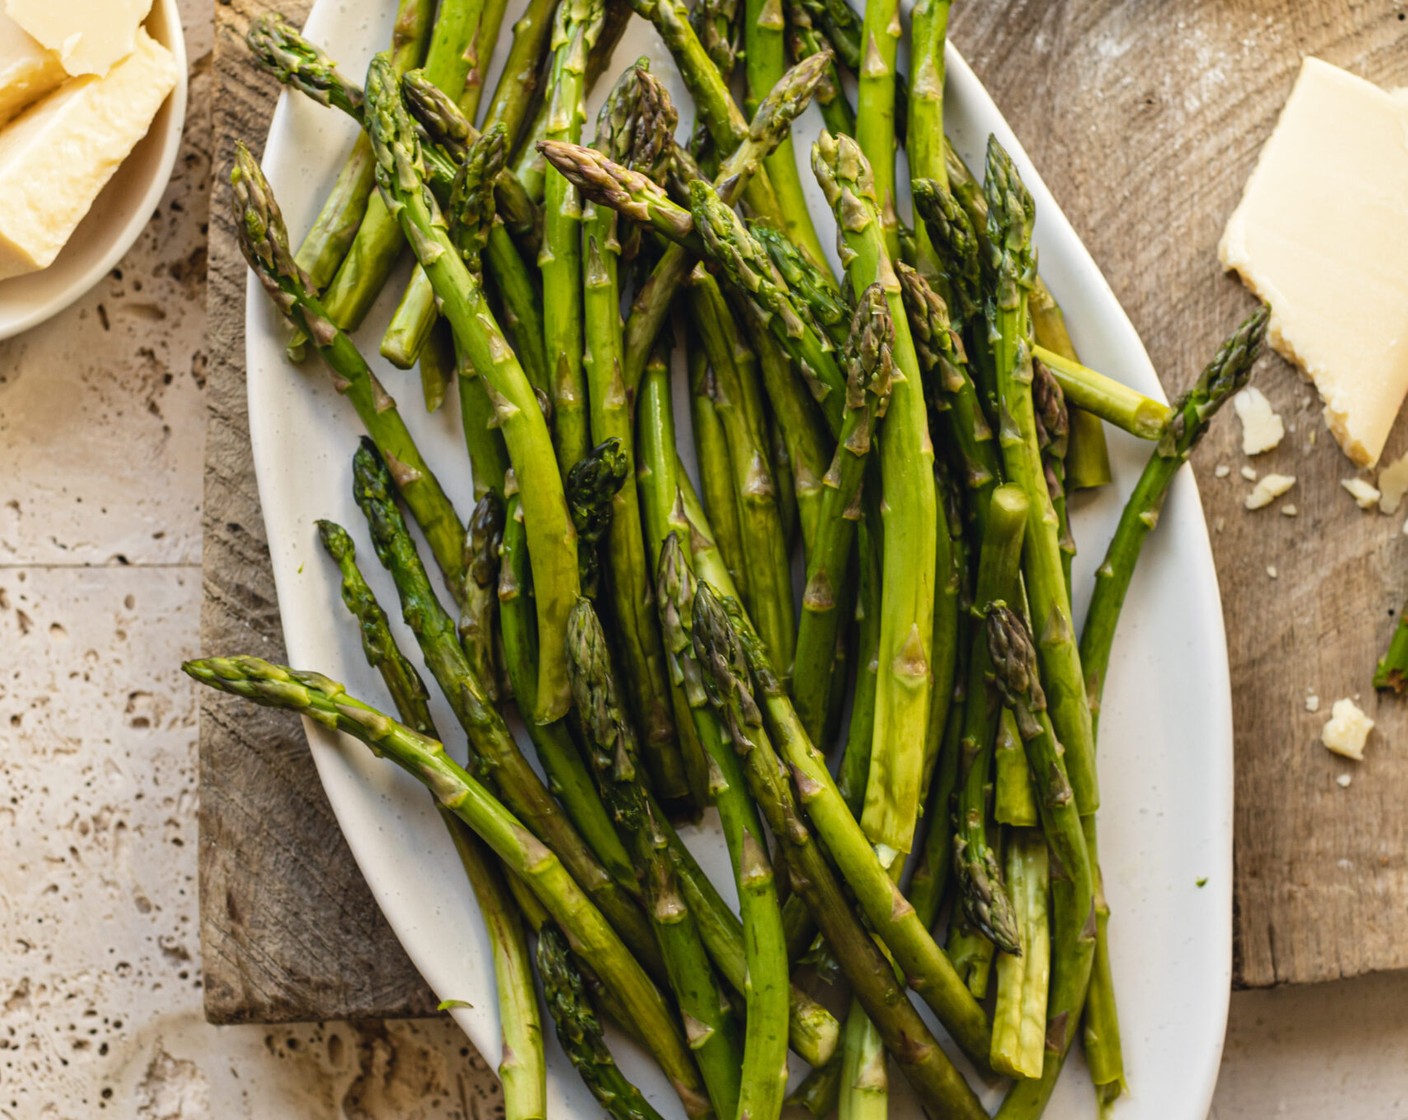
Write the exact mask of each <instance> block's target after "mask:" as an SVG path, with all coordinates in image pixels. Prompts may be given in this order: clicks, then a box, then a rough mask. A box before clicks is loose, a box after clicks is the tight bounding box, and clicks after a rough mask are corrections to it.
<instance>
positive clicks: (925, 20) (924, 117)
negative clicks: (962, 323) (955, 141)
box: [866, 0, 951, 280]
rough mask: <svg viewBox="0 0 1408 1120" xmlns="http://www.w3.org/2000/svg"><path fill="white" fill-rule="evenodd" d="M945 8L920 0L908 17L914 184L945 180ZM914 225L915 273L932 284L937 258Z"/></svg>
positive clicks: (946, 1)
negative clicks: (919, 180) (915, 243)
mask: <svg viewBox="0 0 1408 1120" xmlns="http://www.w3.org/2000/svg"><path fill="white" fill-rule="evenodd" d="M950 7H951V3H950V0H920V2H919V3H917V4H915V6H914V10H913V12H912V13H911V14H910V47H909V56H910V60H911V61H910V75H909V104H908V113H909V129H908V133H907V136H908V148H907V154H908V156H909V173H910V175H911V176H912V177H913V178H915V179H933V180H936V181H937V182H939V183H940V184H946V183H947V181H948V173H947V171H946V170H945V168H944V77H945V74H946V68H945V65H944V40H945V39H946V38H947V36H948V13H949V8H950ZM866 65H867V66H869V62H868V61H867V64H866ZM915 225H916V228H915V231H914V232H915V237H916V240H917V242H918V253H917V264H918V266H919V270H920V272H922V273H923V274H924V275H925V277H926V278H927V279H930V280H932V279H936V278H937V277H938V275H939V258H938V254H937V253H936V252H935V250H934V246H933V244H932V243H931V242H930V240H929V233H928V230H926V229H925V228H924V223H923V222H916V223H915Z"/></svg>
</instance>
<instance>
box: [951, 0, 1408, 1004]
mask: <svg viewBox="0 0 1408 1120" xmlns="http://www.w3.org/2000/svg"><path fill="white" fill-rule="evenodd" d="M953 36H954V41H955V42H956V43H957V44H958V46H959V47H960V48H961V49H962V50H963V52H964V54H965V56H966V57H967V58H968V60H969V61H970V62H971V63H972V65H973V68H974V70H976V72H977V74H978V76H979V77H980V78H981V79H982V80H983V82H984V83H985V84H986V85H987V87H988V89H989V90H990V91H991V92H992V94H993V96H994V98H995V99H996V100H997V103H998V105H999V106H1000V107H1001V109H1002V110H1003V112H1004V113H1005V114H1006V116H1007V119H1008V120H1009V121H1010V122H1011V123H1012V126H1013V128H1014V129H1015V130H1016V132H1017V135H1018V136H1019V137H1020V138H1021V140H1022V142H1023V144H1024V145H1026V147H1027V150H1028V151H1029V152H1030V153H1031V155H1032V158H1033V160H1034V161H1035V162H1036V165H1037V166H1038V167H1040V168H1041V172H1042V175H1043V177H1044V178H1045V179H1046V182H1047V184H1048V185H1049V186H1050V187H1051V191H1052V193H1053V194H1054V195H1055V197H1056V198H1057V199H1059V200H1060V202H1061V206H1062V208H1063V209H1064V210H1065V212H1066V214H1067V216H1068V217H1069V218H1070V219H1071V222H1072V224H1074V226H1075V228H1076V230H1077V231H1078V232H1079V233H1080V235H1081V237H1082V238H1083V239H1084V240H1085V243H1086V245H1087V246H1089V248H1090V251H1091V253H1092V254H1093V255H1094V257H1095V259H1096V261H1097V262H1098V263H1099V265H1100V267H1101V269H1102V270H1103V271H1104V273H1105V276H1106V277H1107V278H1108V279H1109V281H1110V284H1111V286H1112V287H1113V288H1114V291H1115V294H1116V295H1117V296H1118V297H1119V298H1120V301H1121V302H1122V303H1123V304H1124V306H1125V309H1126V310H1127V311H1128V312H1129V315H1130V318H1131V319H1133V321H1134V325H1135V326H1136V327H1137V328H1138V330H1139V333H1140V334H1141V335H1142V336H1143V339H1144V343H1145V345H1146V346H1147V347H1148V350H1149V354H1150V356H1151V357H1152V358H1153V360H1154V365H1155V367H1156V368H1157V369H1158V370H1159V372H1160V375H1161V377H1162V378H1163V381H1164V385H1165V387H1166V388H1167V390H1168V391H1169V393H1170V394H1173V393H1176V392H1178V391H1179V390H1181V389H1182V388H1184V387H1185V386H1186V385H1187V384H1188V383H1189V382H1190V381H1191V380H1192V379H1193V377H1194V376H1195V375H1196V373H1197V371H1198V369H1199V367H1200V366H1201V364H1202V363H1204V362H1205V361H1206V360H1207V359H1208V358H1209V357H1210V356H1211V354H1212V353H1213V351H1214V349H1215V348H1216V346H1217V345H1218V343H1219V341H1220V340H1221V338H1222V337H1223V336H1224V335H1225V334H1226V333H1227V332H1228V331H1229V330H1230V329H1231V328H1232V326H1233V325H1235V324H1236V323H1237V322H1238V321H1239V320H1240V319H1241V317H1242V316H1243V315H1245V314H1246V313H1247V311H1248V310H1249V309H1250V307H1251V301H1250V297H1249V296H1248V295H1247V293H1246V292H1245V291H1244V290H1243V288H1242V286H1241V285H1240V284H1239V283H1237V282H1236V281H1235V280H1233V279H1231V278H1228V277H1224V276H1222V275H1220V273H1219V268H1218V264H1217V256H1216V252H1217V241H1218V238H1219V236H1220V234H1221V232H1222V227H1223V224H1224V223H1225V222H1226V220H1227V217H1228V215H1229V214H1230V213H1231V212H1232V209H1233V207H1234V206H1235V204H1236V202H1237V200H1238V198H1240V196H1241V190H1242V186H1243V184H1244V183H1245V182H1246V179H1247V175H1248V174H1249V173H1250V171H1251V168H1252V165H1253V163H1254V162H1255V160H1256V156H1257V153H1258V152H1259V151H1260V148H1261V145H1262V143H1263V141H1264V140H1265V139H1266V137H1267V136H1268V135H1269V133H1270V131H1271V129H1272V127H1273V125H1274V124H1275V121H1276V117H1277V115H1278V114H1279V112H1280V109H1281V106H1282V105H1283V104H1284V102H1285V99H1286V96H1287V94H1288V93H1289V92H1290V89H1291V85H1292V82H1293V81H1294V78H1295V74H1296V71H1297V70H1298V68H1299V66H1300V60H1301V58H1302V56H1304V55H1307V54H1313V55H1316V56H1318V57H1320V58H1323V59H1325V60H1326V61H1329V62H1333V63H1335V64H1337V65H1339V66H1343V67H1346V68H1347V69H1349V70H1352V71H1354V72H1355V73H1358V74H1361V75H1363V76H1364V77H1366V78H1369V79H1371V80H1373V81H1375V82H1378V83H1379V84H1381V85H1384V86H1388V87H1394V86H1403V85H1408V23H1405V21H1404V6H1403V4H1402V3H1400V2H1395V0H1369V2H1362V3H1361V2H1348V0H1321V2H1318V3H1314V4H1307V3H1298V2H1296V0H1242V2H1239V3H1235V4H1233V3H1226V2H1220V0H1194V2H1175V0H1157V2H1151V0H1142V2H1137V3H1132V2H1118V0H1091V2H1087V3H1080V4H1076V3H1055V4H1053V3H1047V2H1044V0H1018V2H1015V3H1009V4H1002V5H996V4H977V3H962V2H960V3H957V4H955V5H954V27H953ZM1058 295H1059V293H1058ZM1111 372H1113V373H1118V371H1111ZM1256 378H1257V383H1258V384H1259V385H1260V386H1261V388H1262V390H1263V391H1264V392H1265V393H1266V394H1267V395H1268V396H1269V397H1270V398H1271V400H1272V402H1273V404H1274V405H1275V406H1276V408H1277V409H1278V411H1280V412H1281V414H1282V415H1283V417H1284V418H1285V420H1286V423H1287V425H1288V427H1289V428H1290V429H1291V431H1290V433H1289V434H1288V435H1287V438H1286V440H1285V441H1284V443H1283V444H1282V446H1281V447H1280V448H1278V449H1277V450H1276V451H1274V452H1271V453H1269V454H1267V455H1263V456H1258V457H1257V459H1256V460H1255V462H1254V466H1255V468H1256V469H1257V470H1258V471H1260V472H1262V473H1266V472H1268V471H1273V470H1274V471H1278V472H1280V473H1284V474H1291V475H1295V476H1296V478H1297V480H1298V481H1297V484H1296V487H1295V489H1294V490H1293V491H1292V492H1291V493H1290V495H1288V498H1287V499H1286V500H1289V501H1291V502H1293V503H1294V504H1295V506H1296V507H1297V508H1298V509H1299V511H1300V513H1299V516H1298V517H1286V516H1283V515H1282V514H1281V513H1279V512H1277V511H1276V510H1275V509H1269V510H1262V511H1259V512H1256V513H1250V512H1248V511H1246V510H1245V509H1243V507H1242V500H1243V498H1244V497H1245V495H1246V493H1247V492H1248V490H1249V489H1250V486H1251V484H1250V483H1248V482H1246V481H1245V480H1243V479H1242V478H1241V477H1240V474H1239V468H1240V467H1241V466H1242V465H1243V464H1244V463H1246V462H1247V460H1246V459H1245V457H1244V456H1242V454H1241V452H1240V446H1241V445H1240V435H1241V433H1240V426H1239V425H1238V424H1237V422H1236V420H1235V419H1234V418H1232V417H1231V416H1230V415H1229V416H1228V417H1225V418H1223V419H1222V420H1220V421H1219V423H1218V424H1217V425H1215V427H1214V430H1213V432H1212V434H1211V435H1210V436H1209V437H1208V439H1207V441H1206V442H1205V444H1204V445H1203V447H1202V448H1200V450H1199V452H1198V455H1197V458H1196V460H1195V467H1196V471H1197V475H1198V481H1199V484H1200V486H1201V489H1202V496H1203V505H1204V508H1205V510H1206V512H1207V516H1208V520H1209V523H1210V524H1211V525H1212V526H1213V529H1214V533H1213V547H1214V553H1215V556H1216V560H1217V569H1218V577H1219V580H1220V582H1221V586H1222V597H1223V609H1224V612H1225V616H1226V624H1227V638H1228V646H1229V652H1230V655H1231V662H1232V683H1233V706H1234V718H1235V726H1236V769H1237V779H1236V780H1237V785H1236V882H1235V885H1234V892H1235V903H1236V918H1237V924H1236V929H1237V932H1236V962H1235V975H1236V979H1237V982H1238V983H1240V984H1243V985H1247V986H1265V985H1270V984H1276V983H1286V982H1310V981H1318V980H1328V979H1334V978H1337V977H1341V976H1354V975H1357V974H1360V973H1365V972H1371V971H1375V970H1380V969H1390V968H1403V967H1408V860H1405V852H1408V844H1405V839H1408V811H1405V805H1408V754H1405V752H1403V751H1402V750H1401V749H1398V748H1399V746H1401V744H1403V743H1404V742H1405V741H1408V706H1405V704H1404V703H1403V702H1401V701H1397V700H1385V701H1383V702H1379V701H1378V700H1377V699H1376V698H1375V696H1374V693H1373V689H1372V687H1371V685H1370V678H1371V675H1372V672H1373V667H1374V662H1375V659H1376V657H1377V656H1378V653H1379V651H1380V650H1381V649H1382V647H1383V644H1384V643H1385V642H1386V641H1387V638H1388V634H1389V633H1390V631H1391V628H1392V626H1393V623H1394V612H1395V611H1396V610H1397V609H1398V608H1399V606H1400V603H1401V601H1402V598H1403V595H1404V591H1405V585H1408V540H1405V538H1404V536H1403V534H1402V527H1403V526H1402V517H1401V515H1400V516H1398V517H1384V516H1381V515H1380V514H1378V513H1365V512H1361V511H1360V510H1359V509H1358V508H1356V507H1355V506H1354V505H1353V503H1352V501H1351V500H1350V498H1349V495H1348V494H1347V493H1346V492H1345V491H1344V490H1343V489H1342V488H1341V487H1340V484H1339V483H1340V480H1341V479H1344V478H1349V477H1352V476H1353V475H1354V473H1355V472H1354V469H1353V467H1352V465H1351V464H1350V463H1349V461H1348V460H1347V459H1346V458H1344V456H1343V455H1342V454H1341V453H1340V452H1339V450H1338V449H1337V447H1336V446H1335V444H1334V441H1333V439H1332V438H1331V437H1330V435H1329V433H1328V432H1327V431H1326V430H1325V428H1324V425H1323V424H1322V422H1321V420H1320V415H1319V412H1320V410H1319V405H1318V403H1317V402H1315V401H1314V396H1315V394H1314V392H1313V390H1312V389H1311V388H1309V386H1308V385H1307V384H1306V383H1305V382H1304V381H1302V380H1301V378H1300V377H1299V376H1298V375H1297V374H1296V372H1295V371H1294V370H1293V369H1292V368H1291V367H1290V366H1289V365H1287V364H1286V363H1284V362H1282V361H1281V360H1280V359H1279V358H1276V357H1274V356H1273V357H1270V358H1268V359H1265V360H1263V362H1262V363H1261V364H1260V366H1259V367H1258V370H1257V374H1256ZM1229 413H1230V410H1229ZM1405 436H1408V430H1405V425H1403V424H1400V425H1399V427H1398V428H1397V429H1396V430H1395V433H1394V437H1393V439H1392V440H1391V442H1390V445H1389V449H1388V456H1386V458H1387V457H1390V456H1393V455H1396V454H1399V453H1401V452H1402V451H1403V450H1404V448H1405V446H1408V438H1405ZM1219 463H1225V464H1227V465H1228V466H1230V467H1231V468H1232V470H1231V474H1230V476H1229V477H1228V478H1225V479H1219V478H1217V477H1215V473H1214V471H1215V467H1216V466H1217V464H1219ZM1090 547H1092V548H1093V547H1098V545H1097V544H1096V543H1095V542H1092V543H1091V545H1090ZM1268 567H1274V568H1275V570H1276V573H1277V574H1276V578H1274V579H1273V578H1272V577H1271V576H1270V575H1269V574H1268V572H1267V568H1268ZM1116 657H1117V658H1118V649H1117V650H1116ZM1307 689H1313V690H1314V691H1315V693H1316V694H1317V695H1319V696H1320V697H1322V698H1323V701H1322V710H1321V711H1320V712H1319V713H1316V714H1312V713H1310V712H1308V711H1306V709H1305V697H1306V690H1307ZM1356 694H1358V695H1360V696H1361V703H1362V704H1363V706H1364V708H1365V710H1366V711H1368V712H1369V714H1370V715H1371V716H1373V717H1374V718H1375V719H1377V720H1378V721H1379V729H1378V730H1376V731H1375V733H1374V735H1373V738H1372V740H1371V745H1370V747H1369V751H1368V757H1367V759H1366V761H1365V762H1364V763H1362V764H1360V765H1358V766H1356V765H1355V764H1353V763H1349V762H1346V761H1344V760H1342V759H1339V758H1336V757H1335V756H1333V755H1331V754H1330V753H1329V752H1328V751H1326V750H1325V749H1324V748H1323V747H1322V746H1320V744H1319V732H1320V728H1321V726H1322V725H1323V723H1324V721H1325V719H1326V718H1327V717H1328V709H1329V706H1330V703H1331V702H1332V701H1333V700H1334V699H1335V698H1336V697H1341V696H1352V695H1356ZM1101 749H1102V751H1115V750H1119V749H1120V744H1118V743H1106V744H1103V745H1102V748H1101ZM1342 773H1352V774H1353V784H1352V785H1351V786H1349V787H1348V788H1347V789H1341V788H1340V787H1339V786H1337V785H1336V783H1335V778H1336V776H1337V775H1339V774H1342ZM1111 930H1112V936H1115V937H1118V936H1119V919H1118V915H1116V916H1115V918H1114V919H1113V920H1112V925H1111Z"/></svg>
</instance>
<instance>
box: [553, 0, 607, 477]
mask: <svg viewBox="0 0 1408 1120" xmlns="http://www.w3.org/2000/svg"><path fill="white" fill-rule="evenodd" d="M605 17H606V6H605V3H604V0H562V2H561V3H560V4H559V5H558V8H557V22H556V24H555V25H554V27H553V55H552V69H551V71H550V73H549V76H548V86H547V91H548V117H547V132H546V137H547V139H549V140H566V141H570V142H571V143H574V144H576V143H579V142H580V141H581V139H582V122H583V121H584V120H585V119H586V95H587V89H586V70H587V55H588V54H589V53H590V52H591V49H592V45H593V44H594V43H595V42H596V40H597V38H598V37H599V36H600V35H601V28H602V22H603V20H604V19H605ZM543 186H544V197H543V249H542V252H541V253H540V254H539V256H538V265H539V267H540V268H541V269H542V273H543V323H544V330H545V338H546V341H547V351H548V354H549V355H550V356H551V361H552V363H553V367H552V378H551V385H552V404H553V416H554V428H553V444H554V446H555V447H556V448H557V461H558V464H559V466H560V468H561V470H562V472H563V474H566V473H567V471H569V470H570V469H571V468H572V465H573V464H574V463H575V462H577V460H578V459H580V458H581V457H582V456H583V455H584V454H586V450H587V428H588V423H587V415H586V409H587V384H586V375H585V373H584V372H583V369H582V352H583V349H584V340H583V333H582V200H581V198H580V197H579V196H578V194H577V190H576V188H575V187H574V186H573V185H572V183H571V182H570V181H569V180H568V179H566V178H564V177H563V176H562V175H561V174H560V173H558V172H557V171H556V170H554V169H551V168H550V169H549V170H548V173H547V178H546V179H545V180H544V184H543Z"/></svg>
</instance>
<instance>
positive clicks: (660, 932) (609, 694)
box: [567, 599, 741, 1116]
mask: <svg viewBox="0 0 1408 1120" xmlns="http://www.w3.org/2000/svg"><path fill="white" fill-rule="evenodd" d="M567 648H568V651H569V653H570V661H569V664H570V666H571V670H572V692H573V695H574V696H575V697H576V700H577V707H578V709H579V710H580V712H581V713H582V722H583V724H584V726H585V727H586V729H587V739H588V745H589V748H590V750H589V754H590V756H591V761H592V767H593V769H594V771H595V772H596V776H597V785H598V788H599V789H600V791H601V795H602V800H603V802H604V803H605V804H606V806H607V808H608V809H609V810H610V811H611V814H612V817H613V819H614V820H615V822H616V827H617V829H618V830H619V831H620V832H621V834H622V835H623V836H625V837H626V838H627V839H628V840H629V842H630V844H631V846H632V848H633V849H634V851H635V857H636V860H637V862H638V867H639V869H640V873H641V877H642V879H643V880H644V884H645V894H646V898H647V900H648V902H649V910H650V915H651V920H652V922H653V924H654V927H655V937H656V940H657V941H658V942H659V945H660V950H661V952H662V954H663V955H664V958H665V969H666V971H667V972H668V974H669V977H670V987H671V988H672V990H673V991H674V994H675V999H676V1001H677V1003H678V1004H679V1009H680V1015H681V1017H682V1018H683V1020H684V1023H685V1027H686V1029H685V1037H686V1039H687V1040H688V1042H689V1046H690V1049H691V1050H692V1051H693V1052H694V1057H695V1060H696V1061H697V1062H698V1063H699V1070H700V1073H701V1074H702V1075H703V1078H704V1085H705V1088H706V1089H707V1091H708V1095H709V1101H710V1102H711V1103H712V1104H713V1106H714V1112H715V1114H716V1115H718V1116H731V1115H733V1114H734V1112H735V1110H736V1108H737V1105H738V1094H739V1064H740V1062H741V1054H740V1052H739V1048H738V1042H737V1037H736V1026H735V1024H734V1022H733V1018H732V1016H731V1015H730V1014H728V1013H727V1012H726V1011H725V1009H724V1007H723V1005H722V1004H721V1002H720V999H719V992H718V989H717V988H716V987H715V985H714V976H713V970H712V969H711V968H710V967H709V959H708V957H707V956H706V955H705V952H704V944H703V942H702V941H701V940H700V936H699V930H698V927H697V926H696V925H695V923H694V918H693V916H692V914H691V913H690V910H689V908H688V906H687V905H686V904H685V902H684V899H683V898H682V896H681V894H680V890H679V883H678V881H677V877H676V874H675V868H674V866H673V865H672V863H671V861H670V856H669V852H668V850H667V844H668V841H667V840H666V837H665V832H664V829H663V828H662V825H661V820H660V817H659V810H658V809H657V808H656V807H655V806H654V804H653V803H652V801H651V799H650V797H649V796H648V795H647V793H646V791H645V789H644V788H643V787H642V785H641V784H640V774H639V771H638V770H637V751H636V737H635V732H634V730H633V729H632V727H631V725H630V722H629V720H628V719H627V718H626V715H625V712H624V710H623V709H622V707H621V697H620V695H619V693H618V691H617V688H616V680H615V674H614V671H613V669H612V667H611V655H610V653H609V652H608V650H607V646H606V635H605V633H603V631H602V629H601V623H600V621H599V620H598V619H597V616H596V612H595V611H594V610H593V609H592V605H591V603H590V601H588V600H586V599H583V600H580V601H579V602H578V603H577V605H576V606H575V607H574V608H573V609H572V613H571V615H569V616H568V619H567Z"/></svg>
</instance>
